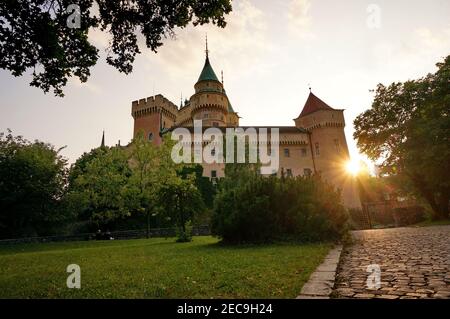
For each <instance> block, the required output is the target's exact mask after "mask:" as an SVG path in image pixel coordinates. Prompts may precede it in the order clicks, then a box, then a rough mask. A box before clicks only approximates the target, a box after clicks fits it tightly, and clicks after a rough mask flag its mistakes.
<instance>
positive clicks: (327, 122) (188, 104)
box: [131, 51, 361, 208]
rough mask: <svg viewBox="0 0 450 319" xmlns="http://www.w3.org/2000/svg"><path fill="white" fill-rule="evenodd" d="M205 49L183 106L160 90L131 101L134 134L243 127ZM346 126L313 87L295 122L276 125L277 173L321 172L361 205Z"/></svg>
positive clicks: (350, 202)
mask: <svg viewBox="0 0 450 319" xmlns="http://www.w3.org/2000/svg"><path fill="white" fill-rule="evenodd" d="M206 52H207V53H206V60H205V64H204V66H203V70H202V71H201V73H200V76H199V78H198V80H197V82H196V83H195V85H194V89H195V93H194V94H193V95H192V96H191V97H190V99H189V100H185V101H184V103H182V104H181V105H180V107H178V106H177V105H175V104H174V103H172V102H171V101H169V100H168V99H166V98H165V97H164V96H162V95H160V94H159V95H156V96H151V97H147V98H143V99H140V100H137V101H133V102H132V106H131V114H132V116H133V119H134V136H136V134H137V133H138V132H143V133H144V136H145V137H146V138H148V139H149V140H150V141H152V142H153V143H156V144H160V143H161V141H162V140H161V132H164V131H168V130H171V129H173V128H176V127H186V128H188V129H191V131H192V127H193V123H194V120H200V121H201V122H202V126H203V128H208V127H218V128H220V129H225V128H227V127H233V128H236V127H239V115H238V113H237V112H236V111H235V110H234V108H233V107H232V105H231V103H230V100H229V98H228V96H227V94H226V91H225V88H224V85H223V80H222V81H220V80H219V79H218V78H217V76H216V73H215V72H214V70H213V68H212V66H211V63H210V61H209V57H208V51H206ZM265 127H266V126H265ZM344 127H345V120H344V110H343V109H335V108H332V107H331V106H329V105H328V104H326V103H325V102H323V101H322V100H321V99H319V98H318V97H317V96H315V95H314V94H313V93H312V92H310V94H309V96H308V99H307V100H306V103H305V105H304V107H303V109H302V111H301V112H300V114H299V116H298V117H297V118H295V119H294V125H293V126H281V127H277V128H278V129H279V144H278V152H279V169H278V171H276V172H274V173H275V174H277V175H278V176H281V174H284V175H287V176H298V175H306V176H307V175H311V174H321V176H322V178H324V179H326V180H327V181H329V182H330V183H332V184H333V185H335V187H337V188H339V189H340V190H341V191H342V195H343V202H344V205H345V206H347V207H352V208H359V207H360V205H361V204H360V201H359V197H358V195H357V191H356V187H355V182H354V180H353V178H351V176H349V174H348V173H347V171H346V169H345V166H346V163H348V161H349V160H350V156H349V151H348V146H347V141H346V137H345V133H344ZM243 128H244V129H246V127H243ZM255 128H256V129H258V127H255ZM266 128H267V127H266ZM202 166H203V175H204V176H207V177H210V178H212V179H216V178H220V177H223V176H224V168H225V165H224V164H223V163H212V164H206V163H203V164H202Z"/></svg>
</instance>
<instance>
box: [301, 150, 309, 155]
mask: <svg viewBox="0 0 450 319" xmlns="http://www.w3.org/2000/svg"><path fill="white" fill-rule="evenodd" d="M301 152H302V157H306V155H308V151H307V150H306V148H302V151H301Z"/></svg>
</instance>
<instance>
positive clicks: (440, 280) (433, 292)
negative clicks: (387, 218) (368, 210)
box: [332, 226, 450, 299]
mask: <svg viewBox="0 0 450 319" xmlns="http://www.w3.org/2000/svg"><path fill="white" fill-rule="evenodd" d="M352 236H353V240H354V242H353V244H352V245H351V246H348V247H346V248H345V249H344V251H343V253H342V255H341V259H340V263H339V267H338V272H337V277H336V284H335V288H334V291H333V294H332V295H333V296H334V297H337V298H386V299H398V298H400V299H406V298H408V299H412V298H450V226H434V227H422V228H413V227H404V228H392V229H378V230H363V231H355V232H353V233H352ZM373 264H375V265H379V267H380V270H381V272H380V275H381V276H380V280H381V282H380V283H381V285H379V287H374V288H373V289H369V288H368V286H367V280H368V276H370V275H371V272H367V267H368V266H369V265H373ZM375 267H376V266H375ZM370 278H372V277H370ZM370 278H369V279H370ZM370 282H373V281H371V280H370Z"/></svg>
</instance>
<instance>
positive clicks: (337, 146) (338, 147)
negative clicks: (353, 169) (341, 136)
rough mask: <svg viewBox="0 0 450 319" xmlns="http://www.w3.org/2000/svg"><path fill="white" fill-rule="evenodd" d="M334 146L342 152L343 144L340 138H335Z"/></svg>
mask: <svg viewBox="0 0 450 319" xmlns="http://www.w3.org/2000/svg"><path fill="white" fill-rule="evenodd" d="M334 147H335V148H336V152H337V153H340V152H341V144H340V143H339V140H338V139H335V140H334Z"/></svg>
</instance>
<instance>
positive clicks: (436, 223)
mask: <svg viewBox="0 0 450 319" xmlns="http://www.w3.org/2000/svg"><path fill="white" fill-rule="evenodd" d="M442 225H450V219H444V220H425V221H423V222H420V223H418V224H414V225H413V226H417V227H428V226H442Z"/></svg>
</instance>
